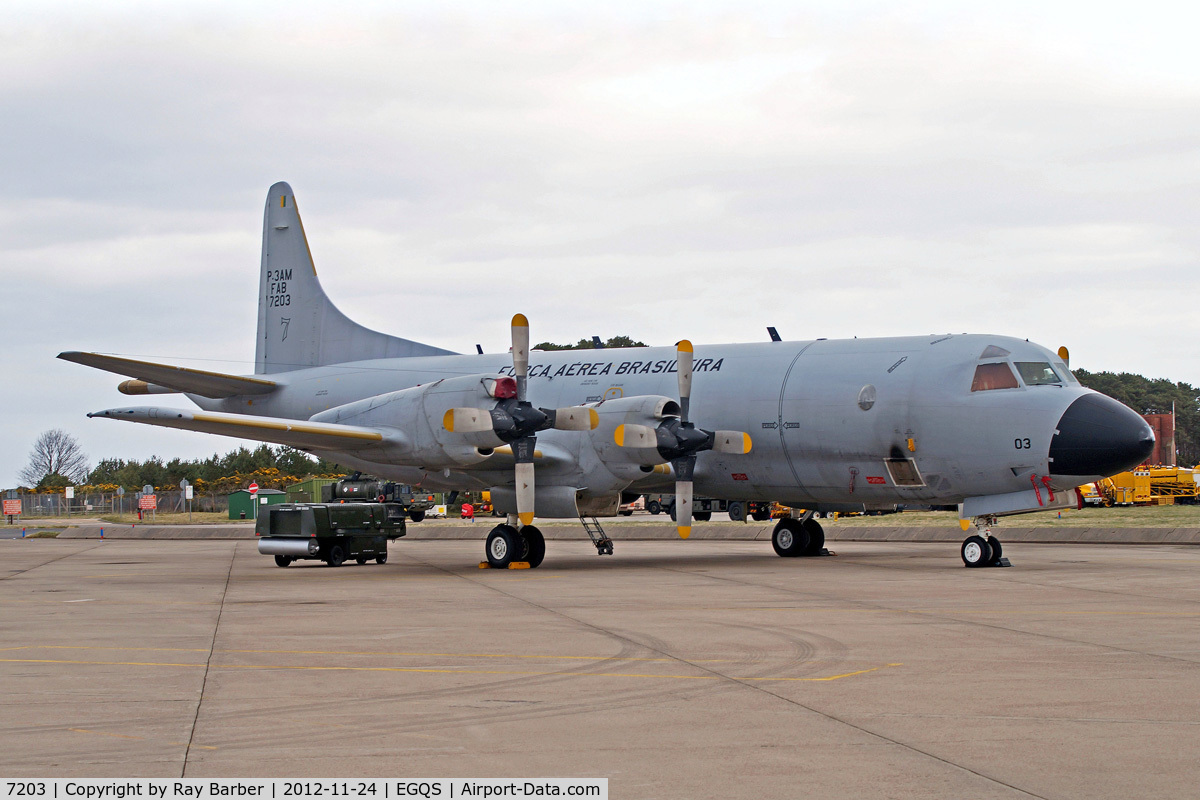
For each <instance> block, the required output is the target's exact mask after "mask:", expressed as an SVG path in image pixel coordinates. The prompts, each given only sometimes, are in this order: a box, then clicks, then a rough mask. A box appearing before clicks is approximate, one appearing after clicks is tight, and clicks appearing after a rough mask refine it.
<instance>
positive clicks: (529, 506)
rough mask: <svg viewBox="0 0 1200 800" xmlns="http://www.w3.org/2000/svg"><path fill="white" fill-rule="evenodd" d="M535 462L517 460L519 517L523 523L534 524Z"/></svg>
mask: <svg viewBox="0 0 1200 800" xmlns="http://www.w3.org/2000/svg"><path fill="white" fill-rule="evenodd" d="M533 497H534V494H533V463H532V462H528V463H527V462H523V461H518V462H517V517H518V518H519V519H520V520H521V524H522V525H532V524H533Z"/></svg>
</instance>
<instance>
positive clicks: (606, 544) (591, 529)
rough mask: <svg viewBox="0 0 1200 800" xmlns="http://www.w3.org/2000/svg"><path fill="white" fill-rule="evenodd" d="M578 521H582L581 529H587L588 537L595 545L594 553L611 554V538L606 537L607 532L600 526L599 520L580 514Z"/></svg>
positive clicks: (599, 554) (600, 554)
mask: <svg viewBox="0 0 1200 800" xmlns="http://www.w3.org/2000/svg"><path fill="white" fill-rule="evenodd" d="M579 521H580V522H582V523H583V529H584V530H585V531H587V535H588V538H589V539H591V540H592V544H594V545H595V546H596V555H598V556H605V555H607V556H611V555H612V553H613V543H612V539H610V538H608V534H607V533H605V532H604V528H601V527H600V520H598V519H596V518H595V517H585V516H583V515H582V514H580V515H579Z"/></svg>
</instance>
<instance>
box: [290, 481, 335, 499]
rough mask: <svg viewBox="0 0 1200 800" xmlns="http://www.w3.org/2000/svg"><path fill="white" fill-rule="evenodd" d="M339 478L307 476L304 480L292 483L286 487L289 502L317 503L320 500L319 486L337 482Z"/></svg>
mask: <svg viewBox="0 0 1200 800" xmlns="http://www.w3.org/2000/svg"><path fill="white" fill-rule="evenodd" d="M339 480H340V478H309V479H308V480H306V481H300V482H299V483H293V484H292V485H291V486H289V487H287V496H288V502H289V503H319V502H321V487H323V486H328V485H329V484H331V483H337V482H338V481H339Z"/></svg>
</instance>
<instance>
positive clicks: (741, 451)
mask: <svg viewBox="0 0 1200 800" xmlns="http://www.w3.org/2000/svg"><path fill="white" fill-rule="evenodd" d="M752 446H753V443H752V442H751V441H750V434H748V433H743V432H742V431H713V450H716V451H717V452H718V453H733V454H734V455H739V456H740V455H745V454H746V453H749V452H750V448H751V447H752Z"/></svg>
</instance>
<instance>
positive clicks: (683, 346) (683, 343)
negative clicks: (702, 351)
mask: <svg viewBox="0 0 1200 800" xmlns="http://www.w3.org/2000/svg"><path fill="white" fill-rule="evenodd" d="M675 348H676V349H677V350H682V351H683V352H685V353H692V352H695V351H694V350H693V349H692V343H691V342H689V341H688V340H687V339H680V340H679V341H678V342H676V343H675Z"/></svg>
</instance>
